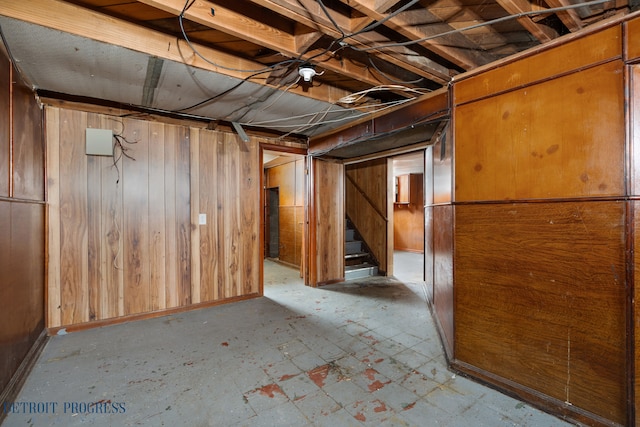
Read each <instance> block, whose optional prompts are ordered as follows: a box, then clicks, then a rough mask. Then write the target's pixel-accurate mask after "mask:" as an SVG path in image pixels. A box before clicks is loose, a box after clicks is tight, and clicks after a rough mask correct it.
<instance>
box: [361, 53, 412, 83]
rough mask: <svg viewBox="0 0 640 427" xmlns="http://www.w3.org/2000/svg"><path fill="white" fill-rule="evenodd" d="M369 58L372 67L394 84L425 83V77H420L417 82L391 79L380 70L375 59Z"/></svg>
mask: <svg viewBox="0 0 640 427" xmlns="http://www.w3.org/2000/svg"><path fill="white" fill-rule="evenodd" d="M367 58H369V63H370V64H371V66H372V67H373V68H374V69H375V70H376V71H377V72H378V73H379V74H380V75H381V76H382V77H384V78H385V79H387V80H389V81H390V82H393V83H398V84H417V83H420V82H422V81H424V77H420V78H419V79H416V80H410V81H401V80H397V79H394V78H393V77H391V76H390V75H388V74H387V73H385V72H384V71H382V70H381V69H380V68H378V66H377V65H376V63H375V62H374V61H373V58H371V57H370V56H368V57H367Z"/></svg>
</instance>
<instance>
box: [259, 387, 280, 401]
mask: <svg viewBox="0 0 640 427" xmlns="http://www.w3.org/2000/svg"><path fill="white" fill-rule="evenodd" d="M258 391H259V392H260V394H262V395H263V396H267V397H270V398H273V397H275V395H276V393H280V394H281V395H283V396H284V395H285V394H284V392H283V391H282V389H281V388H280V386H279V385H278V384H267V385H265V386H264V387H260V388H259V389H258Z"/></svg>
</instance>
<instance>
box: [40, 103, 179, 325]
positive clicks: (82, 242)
mask: <svg viewBox="0 0 640 427" xmlns="http://www.w3.org/2000/svg"><path fill="white" fill-rule="evenodd" d="M87 127H92V128H102V129H111V130H112V131H113V132H114V134H118V135H122V137H124V138H126V140H127V141H130V142H131V144H128V143H124V145H125V147H126V148H127V149H128V151H127V155H129V156H131V157H132V158H127V157H126V156H123V157H119V161H118V162H117V164H114V159H113V158H112V157H99V156H87V155H85V153H84V133H85V129H86V128H87ZM188 144H189V142H188V137H187V136H186V133H185V131H184V129H182V130H181V127H179V126H173V125H165V124H162V123H154V122H146V121H142V120H134V119H119V118H114V117H109V116H103V115H100V114H95V113H85V112H80V111H73V110H66V109H58V108H53V107H49V108H47V157H48V159H49V162H48V163H49V167H48V176H47V178H48V179H47V182H48V194H49V212H50V213H49V256H50V268H49V273H48V274H49V281H48V282H49V284H48V313H49V315H48V321H47V324H48V326H49V327H57V326H66V325H77V324H82V323H87V322H91V321H99V320H105V319H113V318H118V317H122V316H127V315H137V314H141V313H148V312H154V311H158V310H164V309H167V308H175V307H179V306H183V305H185V304H188V303H189V302H190V289H189V287H188V283H189V281H190V269H189V263H190V250H189V232H190V228H191V227H190V223H191V222H190V218H189V214H190V212H189V193H188V189H189V154H188V153H189V145H188ZM134 159H135V160H134ZM67 165H68V166H67ZM185 191H186V195H185V194H184V193H185Z"/></svg>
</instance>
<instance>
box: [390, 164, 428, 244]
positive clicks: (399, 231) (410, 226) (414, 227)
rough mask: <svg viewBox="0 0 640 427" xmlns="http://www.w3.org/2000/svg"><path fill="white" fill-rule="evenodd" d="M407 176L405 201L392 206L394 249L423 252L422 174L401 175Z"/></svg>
mask: <svg viewBox="0 0 640 427" xmlns="http://www.w3.org/2000/svg"><path fill="white" fill-rule="evenodd" d="M401 177H406V178H407V183H406V186H407V189H406V190H407V193H408V197H407V203H396V204H394V206H393V240H394V247H395V249H396V250H401V251H411V252H420V253H423V252H424V240H425V225H424V174H421V173H419V174H409V175H401V176H399V177H398V178H401ZM399 191H400V189H399Z"/></svg>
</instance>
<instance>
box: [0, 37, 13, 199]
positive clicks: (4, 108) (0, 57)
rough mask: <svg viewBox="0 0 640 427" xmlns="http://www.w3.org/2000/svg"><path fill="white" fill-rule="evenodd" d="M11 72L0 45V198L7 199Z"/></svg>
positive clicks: (9, 153)
mask: <svg viewBox="0 0 640 427" xmlns="http://www.w3.org/2000/svg"><path fill="white" fill-rule="evenodd" d="M12 71H13V65H12V64H11V61H10V60H9V57H8V55H7V53H6V52H5V50H4V45H3V44H2V43H0V197H9V164H10V160H11V73H12Z"/></svg>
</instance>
